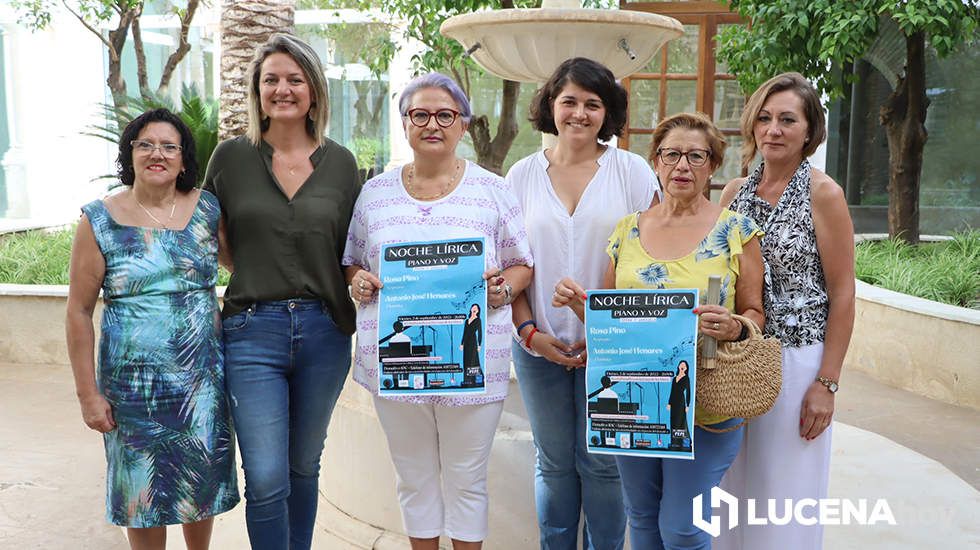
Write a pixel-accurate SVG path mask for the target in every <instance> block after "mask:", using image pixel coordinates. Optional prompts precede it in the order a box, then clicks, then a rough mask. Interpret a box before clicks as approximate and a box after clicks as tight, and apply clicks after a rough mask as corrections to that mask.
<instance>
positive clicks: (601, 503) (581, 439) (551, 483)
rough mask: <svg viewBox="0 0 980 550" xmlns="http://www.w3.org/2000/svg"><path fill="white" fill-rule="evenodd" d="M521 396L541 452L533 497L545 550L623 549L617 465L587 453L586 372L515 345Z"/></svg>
mask: <svg viewBox="0 0 980 550" xmlns="http://www.w3.org/2000/svg"><path fill="white" fill-rule="evenodd" d="M512 352H513V360H514V367H515V369H516V370H517V379H518V381H519V382H520V388H521V397H523V398H524V406H525V408H527V416H528V419H529V420H530V421H531V432H532V433H533V434H534V446H535V448H536V449H537V453H536V454H537V461H536V463H535V472H534V496H535V504H536V507H537V511H538V529H539V530H540V532H541V548H542V549H543V550H566V549H567V550H574V549H575V548H577V539H578V524H579V516H580V515H581V513H582V512H583V511H584V512H585V529H584V533H583V535H582V547H583V548H585V549H586V550H591V549H610V550H616V549H620V548H622V547H623V539H624V538H625V536H626V515H625V513H624V511H623V495H622V490H621V488H620V482H619V471H618V470H617V469H616V462H615V460H614V459H613V457H611V456H608V455H598V454H589V452H588V446H587V444H586V441H585V407H586V399H585V394H586V391H585V369H575V370H573V371H571V372H569V371H566V370H565V367H563V366H561V365H557V364H555V363H552V362H551V361H548V360H547V359H545V358H543V357H534V356H533V355H530V354H528V353H527V352H526V351H524V349H523V348H521V346H520V345H519V344H517V343H516V342H515V343H514V344H513V346H512Z"/></svg>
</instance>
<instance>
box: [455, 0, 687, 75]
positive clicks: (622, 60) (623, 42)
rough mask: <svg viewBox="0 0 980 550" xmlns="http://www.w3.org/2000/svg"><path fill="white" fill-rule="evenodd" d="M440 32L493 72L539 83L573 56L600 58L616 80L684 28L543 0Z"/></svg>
mask: <svg viewBox="0 0 980 550" xmlns="http://www.w3.org/2000/svg"><path fill="white" fill-rule="evenodd" d="M439 32H441V33H442V34H443V35H445V36H447V37H449V38H452V39H454V40H457V41H458V42H459V43H461V44H462V45H463V47H464V48H466V51H467V54H468V55H470V56H471V57H472V58H473V60H474V61H476V62H477V63H478V64H479V65H480V66H481V67H483V68H484V69H486V70H487V71H489V72H490V73H493V74H495V75H497V76H499V77H501V78H505V79H507V80H515V81H518V82H534V83H539V84H540V83H542V82H545V81H546V80H548V77H549V76H551V73H552V72H553V71H554V70H555V68H556V67H558V65H559V64H561V62H562V61H565V60H566V59H568V58H571V57H588V58H590V59H593V60H595V61H598V62H600V63H602V64H603V65H605V66H607V67H609V69H610V70H611V71H612V72H613V74H614V75H615V76H616V78H617V79H619V78H623V77H626V76H629V75H631V74H633V73H635V72H637V71H639V70H640V69H641V68H643V67H644V66H646V64H647V63H649V62H650V60H651V59H652V58H653V56H654V55H655V54H656V53H657V51H658V50H659V49H660V48H661V46H663V45H664V44H665V43H666V42H668V41H669V40H672V39H674V38H677V37H679V36H681V34H683V32H684V29H683V27H682V26H681V24H680V23H679V22H678V21H677V20H676V19H673V18H671V17H665V16H663V15H656V14H652V13H645V12H639V11H630V10H614V9H585V8H582V7H580V4H579V3H578V2H576V1H575V0H544V2H542V6H541V7H540V8H531V9H503V10H490V11H482V12H476V13H468V14H465V15H457V16H455V17H451V18H449V19H447V20H446V21H445V22H443V24H442V26H441V27H440V28H439Z"/></svg>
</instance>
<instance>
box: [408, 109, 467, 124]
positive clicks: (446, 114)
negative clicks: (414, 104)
mask: <svg viewBox="0 0 980 550" xmlns="http://www.w3.org/2000/svg"><path fill="white" fill-rule="evenodd" d="M402 116H404V117H406V118H408V120H410V121H411V122H412V124H413V125H414V126H418V127H419V128H424V127H425V126H428V125H429V119H431V118H432V117H436V124H438V125H439V127H440V128H449V127H450V126H452V125H453V123H454V122H456V117H458V116H459V111H454V110H452V109H439V110H438V111H426V110H425V109H409V110H408V112H407V113H405V114H404V115H402Z"/></svg>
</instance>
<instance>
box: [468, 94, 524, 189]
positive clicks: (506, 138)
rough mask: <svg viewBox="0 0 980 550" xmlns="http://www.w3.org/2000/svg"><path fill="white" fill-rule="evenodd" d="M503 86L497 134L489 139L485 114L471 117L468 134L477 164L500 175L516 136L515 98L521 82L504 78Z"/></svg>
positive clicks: (488, 127) (488, 125)
mask: <svg viewBox="0 0 980 550" xmlns="http://www.w3.org/2000/svg"><path fill="white" fill-rule="evenodd" d="M503 86H504V97H503V100H502V103H501V107H500V120H499V121H498V123H497V135H496V136H495V137H494V138H493V139H490V121H489V120H488V119H487V117H486V116H485V115H480V116H478V117H473V120H472V121H471V122H470V136H471V137H472V138H473V149H474V151H476V162H477V164H479V165H480V166H482V167H484V168H486V169H487V170H490V171H491V172H493V173H495V174H500V175H503V169H504V160H506V158H507V153H508V152H509V151H510V146H511V145H513V144H514V138H516V137H517V131H518V128H517V98H518V96H519V95H520V93H521V83H520V82H514V81H512V80H504V81H503Z"/></svg>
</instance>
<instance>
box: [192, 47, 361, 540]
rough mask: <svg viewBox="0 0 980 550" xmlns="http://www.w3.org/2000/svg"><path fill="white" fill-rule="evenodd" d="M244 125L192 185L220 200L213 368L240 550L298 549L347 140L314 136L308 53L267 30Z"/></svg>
mask: <svg viewBox="0 0 980 550" xmlns="http://www.w3.org/2000/svg"><path fill="white" fill-rule="evenodd" d="M248 110H249V126H248V132H247V135H245V136H241V137H238V138H235V139H231V140H228V141H225V142H222V143H221V144H220V145H218V148H217V149H215V152H214V155H213V156H212V158H211V162H210V164H209V165H208V170H207V175H206V178H205V188H206V189H208V190H210V191H212V192H213V193H214V194H215V195H217V197H218V199H219V200H220V202H221V211H222V221H223V227H222V235H223V237H224V239H225V242H223V243H222V244H227V246H226V247H225V248H224V250H229V251H230V257H226V258H222V260H223V262H222V263H224V264H225V265H226V266H227V267H228V268H229V269H231V270H232V277H231V283H230V284H229V285H228V289H227V291H226V292H225V305H224V310H223V312H222V317H223V324H224V351H225V370H226V377H227V385H228V392H229V399H230V401H231V407H232V414H233V415H234V421H235V428H236V431H237V433H238V445H239V448H240V449H241V452H242V466H243V468H244V469H245V498H246V503H247V504H246V508H245V517H246V523H247V525H248V534H249V539H250V541H251V544H252V547H253V548H261V549H263V550H266V549H271V550H276V549H286V548H291V549H297V548H309V547H310V544H311V541H312V536H313V523H314V520H315V519H316V507H317V489H318V477H319V472H320V454H321V452H322V450H323V443H324V439H325V438H326V433H327V425H328V424H329V421H330V414H331V412H332V411H333V407H334V404H335V403H336V401H337V396H338V395H339V394H340V390H341V389H342V388H343V384H344V380H345V379H346V377H347V371H348V370H349V369H350V357H351V354H350V347H351V337H350V335H351V334H352V333H353V332H354V310H353V306H352V304H351V301H350V297H349V294H348V292H347V285H346V282H345V280H344V274H343V270H342V268H341V265H340V257H341V254H342V253H343V250H344V244H345V239H346V237H347V226H348V224H349V222H350V217H351V210H352V208H353V205H354V200H355V199H356V198H357V193H358V189H359V183H358V181H359V180H358V176H357V168H356V164H355V162H354V157H353V155H351V153H350V151H348V150H347V149H345V148H344V147H342V146H340V145H338V144H337V143H334V142H333V141H331V140H329V139H327V138H326V137H324V135H323V134H324V131H325V129H326V125H327V117H328V114H329V105H328V99H327V87H326V80H325V78H324V76H323V69H322V67H321V65H320V61H319V59H318V58H317V55H316V52H314V51H313V49H312V48H311V47H310V46H309V45H307V44H306V43H304V42H302V41H300V40H299V39H297V38H295V37H293V36H290V35H286V34H276V35H273V36H272V37H271V38H270V39H269V41H268V42H267V43H266V44H265V45H264V46H262V47H260V48H259V50H258V51H257V52H256V55H255V58H254V60H253V61H252V64H251V66H250V71H249V89H248Z"/></svg>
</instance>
